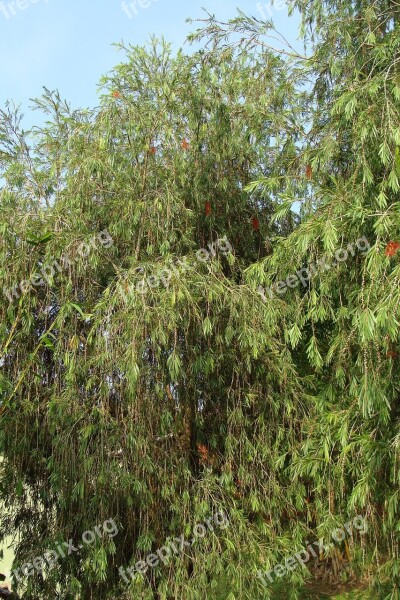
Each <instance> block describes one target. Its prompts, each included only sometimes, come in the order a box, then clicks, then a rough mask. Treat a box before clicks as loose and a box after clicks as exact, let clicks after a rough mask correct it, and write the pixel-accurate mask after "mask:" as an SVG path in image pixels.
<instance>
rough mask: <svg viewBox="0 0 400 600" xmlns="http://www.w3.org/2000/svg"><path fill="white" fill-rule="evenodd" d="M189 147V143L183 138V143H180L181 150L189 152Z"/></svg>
mask: <svg viewBox="0 0 400 600" xmlns="http://www.w3.org/2000/svg"><path fill="white" fill-rule="evenodd" d="M189 146H190V144H189V142H188V141H187V139H186V138H185V139H184V140H183V142H182V148H183V149H184V150H189Z"/></svg>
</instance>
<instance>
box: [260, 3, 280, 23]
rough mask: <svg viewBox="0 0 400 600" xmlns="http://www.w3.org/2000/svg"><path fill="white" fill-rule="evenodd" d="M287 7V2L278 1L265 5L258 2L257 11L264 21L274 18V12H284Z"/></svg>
mask: <svg viewBox="0 0 400 600" xmlns="http://www.w3.org/2000/svg"><path fill="white" fill-rule="evenodd" d="M286 7H287V2H286V0H276V2H268V3H267V2H266V3H265V4H264V5H263V4H261V2H257V10H258V12H259V13H260V15H261V17H262V18H263V19H264V21H267V20H268V17H272V14H273V11H274V10H284V9H285V8H286Z"/></svg>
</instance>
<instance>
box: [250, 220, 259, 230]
mask: <svg viewBox="0 0 400 600" xmlns="http://www.w3.org/2000/svg"><path fill="white" fill-rule="evenodd" d="M251 224H252V225H253V229H254V231H258V229H260V221H259V220H258V219H257V217H253V218H252V220H251Z"/></svg>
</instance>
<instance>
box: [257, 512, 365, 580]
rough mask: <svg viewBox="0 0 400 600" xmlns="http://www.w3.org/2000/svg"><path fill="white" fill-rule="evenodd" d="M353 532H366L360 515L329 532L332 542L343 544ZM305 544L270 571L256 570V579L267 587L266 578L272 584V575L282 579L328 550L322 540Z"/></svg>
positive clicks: (363, 520)
mask: <svg viewBox="0 0 400 600" xmlns="http://www.w3.org/2000/svg"><path fill="white" fill-rule="evenodd" d="M354 530H356V531H358V532H359V533H360V534H363V533H366V532H367V531H368V526H367V522H366V520H365V518H364V517H362V516H361V515H357V516H356V517H354V519H353V521H349V522H348V523H346V524H345V525H343V527H342V528H340V527H339V528H337V529H334V530H333V531H332V532H331V537H332V540H333V542H335V543H340V542H343V540H344V539H345V538H346V536H348V537H353V532H354ZM306 544H307V546H306V547H305V548H302V549H301V550H299V552H295V554H293V555H292V556H289V558H286V559H285V560H284V561H283V562H281V563H278V564H276V565H275V566H274V568H273V569H271V570H270V571H265V572H263V571H261V570H258V571H257V577H258V578H259V579H260V580H261V581H262V583H263V584H264V585H265V586H266V585H268V583H267V581H266V578H267V579H268V581H269V582H270V583H273V581H274V580H273V575H275V576H276V577H284V576H285V575H287V574H288V573H291V572H292V571H294V570H295V569H297V568H298V567H301V568H303V567H304V566H305V565H306V564H307V563H308V561H309V560H310V558H311V557H312V558H314V559H316V558H318V557H320V556H321V555H322V554H323V552H325V553H326V552H327V551H328V549H329V546H328V545H325V544H324V541H323V540H322V539H320V540H318V541H317V542H314V543H313V544H310V543H309V542H308V541H306Z"/></svg>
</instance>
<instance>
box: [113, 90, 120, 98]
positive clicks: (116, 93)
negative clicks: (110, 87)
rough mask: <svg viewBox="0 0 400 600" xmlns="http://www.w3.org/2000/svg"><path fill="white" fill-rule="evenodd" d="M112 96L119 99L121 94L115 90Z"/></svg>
mask: <svg viewBox="0 0 400 600" xmlns="http://www.w3.org/2000/svg"><path fill="white" fill-rule="evenodd" d="M113 96H114V98H121V94H120V93H119V92H118V91H117V90H115V92H113Z"/></svg>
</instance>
